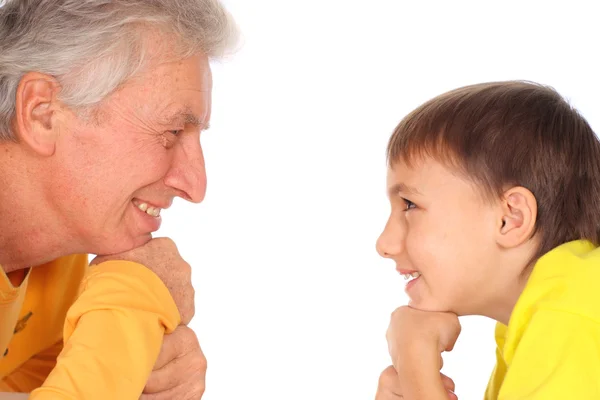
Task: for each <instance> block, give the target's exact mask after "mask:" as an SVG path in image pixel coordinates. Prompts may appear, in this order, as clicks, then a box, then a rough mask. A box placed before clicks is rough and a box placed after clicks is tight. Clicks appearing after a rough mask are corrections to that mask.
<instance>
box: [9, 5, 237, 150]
mask: <svg viewBox="0 0 600 400" xmlns="http://www.w3.org/2000/svg"><path fill="white" fill-rule="evenodd" d="M2 3H3V0H0V140H10V139H12V140H16V138H15V136H14V132H12V129H11V121H12V119H13V118H14V116H15V101H16V91H17V86H18V85H19V82H20V81H21V79H22V77H23V76H24V75H25V74H26V73H28V72H33V71H35V72H40V73H43V74H47V75H51V76H53V77H55V78H56V79H57V81H58V82H59V84H60V86H61V91H60V98H61V100H62V101H64V102H65V103H66V104H67V105H68V106H70V107H72V108H74V109H80V110H84V109H87V108H91V107H93V106H94V105H97V104H98V103H100V102H101V101H102V99H104V98H105V97H106V96H108V95H109V94H110V93H112V92H113V91H114V90H115V89H117V88H118V87H119V86H120V85H121V84H123V83H124V82H126V81H127V80H128V79H130V78H131V77H133V76H135V75H136V74H137V73H138V72H140V71H141V70H142V69H143V68H144V67H145V66H146V64H147V61H148V58H149V57H148V55H149V54H148V49H147V46H146V44H147V43H149V42H150V41H153V42H154V43H156V39H155V38H156V35H161V37H164V38H165V43H164V46H165V47H168V49H169V51H170V53H171V56H173V57H178V58H180V59H184V58H186V57H188V56H191V55H194V54H198V53H204V54H206V55H207V56H208V57H209V58H211V59H214V58H219V57H222V56H224V55H225V53H226V52H227V51H228V50H230V49H232V48H233V46H234V45H235V44H236V42H237V39H238V31H237V27H236V25H235V23H234V21H233V19H232V18H231V16H230V14H229V13H228V12H227V11H226V10H225V9H224V8H223V6H222V5H221V4H220V3H219V0H5V1H4V4H3V5H2ZM152 34H153V35H152ZM152 38H154V39H152Z"/></svg>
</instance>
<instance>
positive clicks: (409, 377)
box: [398, 368, 448, 400]
mask: <svg viewBox="0 0 600 400" xmlns="http://www.w3.org/2000/svg"><path fill="white" fill-rule="evenodd" d="M432 371H433V373H425V372H421V371H419V370H418V369H417V368H400V369H399V370H398V379H399V381H400V387H401V388H402V391H403V393H402V394H403V395H404V398H406V399H410V400H448V392H447V391H446V388H444V385H443V384H442V380H441V379H440V373H439V371H436V370H435V369H434V370H432Z"/></svg>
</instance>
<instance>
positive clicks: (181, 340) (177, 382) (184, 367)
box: [140, 325, 206, 400]
mask: <svg viewBox="0 0 600 400" xmlns="http://www.w3.org/2000/svg"><path fill="white" fill-rule="evenodd" d="M205 375H206V358H205V357H204V354H203V353H202V350H201V349H200V344H198V339H197V338H196V334H195V333H194V331H193V330H191V329H190V328H188V327H187V326H184V325H180V326H179V327H178V328H177V329H176V330H175V331H174V332H173V333H172V334H170V335H165V339H164V341H163V346H162V348H161V350H160V355H159V356H158V360H157V361H156V365H155V366H154V371H153V372H152V374H151V375H150V379H149V380H148V383H147V384H146V388H145V389H144V394H142V396H141V397H140V400H199V399H200V398H202V394H203V393H204V379H205Z"/></svg>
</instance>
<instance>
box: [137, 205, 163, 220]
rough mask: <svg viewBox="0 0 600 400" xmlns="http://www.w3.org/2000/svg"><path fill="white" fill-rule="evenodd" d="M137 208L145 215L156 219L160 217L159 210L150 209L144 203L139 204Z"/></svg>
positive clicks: (155, 208)
mask: <svg viewBox="0 0 600 400" xmlns="http://www.w3.org/2000/svg"><path fill="white" fill-rule="evenodd" d="M137 207H138V208H139V209H140V210H142V211H143V212H145V213H146V214H148V215H152V216H153V217H158V216H159V215H160V208H158V207H150V206H149V205H148V204H146V203H141V204H139V205H138V206H137Z"/></svg>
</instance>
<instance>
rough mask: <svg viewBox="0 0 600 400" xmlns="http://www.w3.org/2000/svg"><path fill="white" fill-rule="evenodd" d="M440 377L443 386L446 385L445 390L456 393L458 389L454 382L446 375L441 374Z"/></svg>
mask: <svg viewBox="0 0 600 400" xmlns="http://www.w3.org/2000/svg"><path fill="white" fill-rule="evenodd" d="M440 376H441V378H442V384H443V385H444V389H446V390H450V391H452V392H454V389H456V386H455V385H454V381H453V380H452V379H450V378H449V377H447V376H446V375H444V374H441V373H440Z"/></svg>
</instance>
